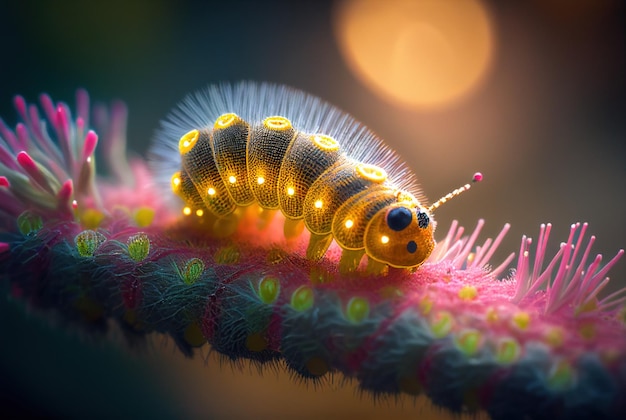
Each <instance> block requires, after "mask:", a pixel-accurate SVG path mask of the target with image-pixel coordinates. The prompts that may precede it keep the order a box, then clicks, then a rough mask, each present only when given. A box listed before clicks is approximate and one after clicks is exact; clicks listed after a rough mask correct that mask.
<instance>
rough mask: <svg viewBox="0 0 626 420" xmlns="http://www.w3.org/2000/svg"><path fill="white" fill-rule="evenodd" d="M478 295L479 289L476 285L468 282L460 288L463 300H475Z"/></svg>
mask: <svg viewBox="0 0 626 420" xmlns="http://www.w3.org/2000/svg"><path fill="white" fill-rule="evenodd" d="M476 296H478V290H476V287H475V286H472V285H470V284H466V285H465V286H463V287H461V288H460V289H459V298H460V299H462V300H474V299H476Z"/></svg>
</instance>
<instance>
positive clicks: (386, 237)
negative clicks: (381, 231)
mask: <svg viewBox="0 0 626 420" xmlns="http://www.w3.org/2000/svg"><path fill="white" fill-rule="evenodd" d="M380 242H381V243H382V244H388V243H389V236H387V235H383V236H381V237H380Z"/></svg>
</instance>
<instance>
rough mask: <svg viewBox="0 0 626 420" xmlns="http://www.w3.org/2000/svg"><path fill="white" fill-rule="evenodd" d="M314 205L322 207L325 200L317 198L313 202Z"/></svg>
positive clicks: (318, 207) (317, 207)
mask: <svg viewBox="0 0 626 420" xmlns="http://www.w3.org/2000/svg"><path fill="white" fill-rule="evenodd" d="M313 205H314V206H315V208H316V209H321V208H322V206H323V205H324V202H323V201H322V200H317V201H316V202H315V203H313Z"/></svg>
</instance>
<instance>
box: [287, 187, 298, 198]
mask: <svg viewBox="0 0 626 420" xmlns="http://www.w3.org/2000/svg"><path fill="white" fill-rule="evenodd" d="M295 193H296V190H295V189H294V188H293V187H289V188H287V195H289V196H291V195H294V194H295Z"/></svg>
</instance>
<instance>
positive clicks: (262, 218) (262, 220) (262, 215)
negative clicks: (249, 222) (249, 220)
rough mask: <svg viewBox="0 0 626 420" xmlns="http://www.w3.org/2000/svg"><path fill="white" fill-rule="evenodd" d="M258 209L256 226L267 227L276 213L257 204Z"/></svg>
mask: <svg viewBox="0 0 626 420" xmlns="http://www.w3.org/2000/svg"><path fill="white" fill-rule="evenodd" d="M258 211H259V221H258V222H257V228H258V229H259V230H263V229H265V228H267V227H268V226H269V224H270V223H272V219H274V216H275V215H276V210H271V209H264V208H263V207H260V206H259V210H258Z"/></svg>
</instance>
